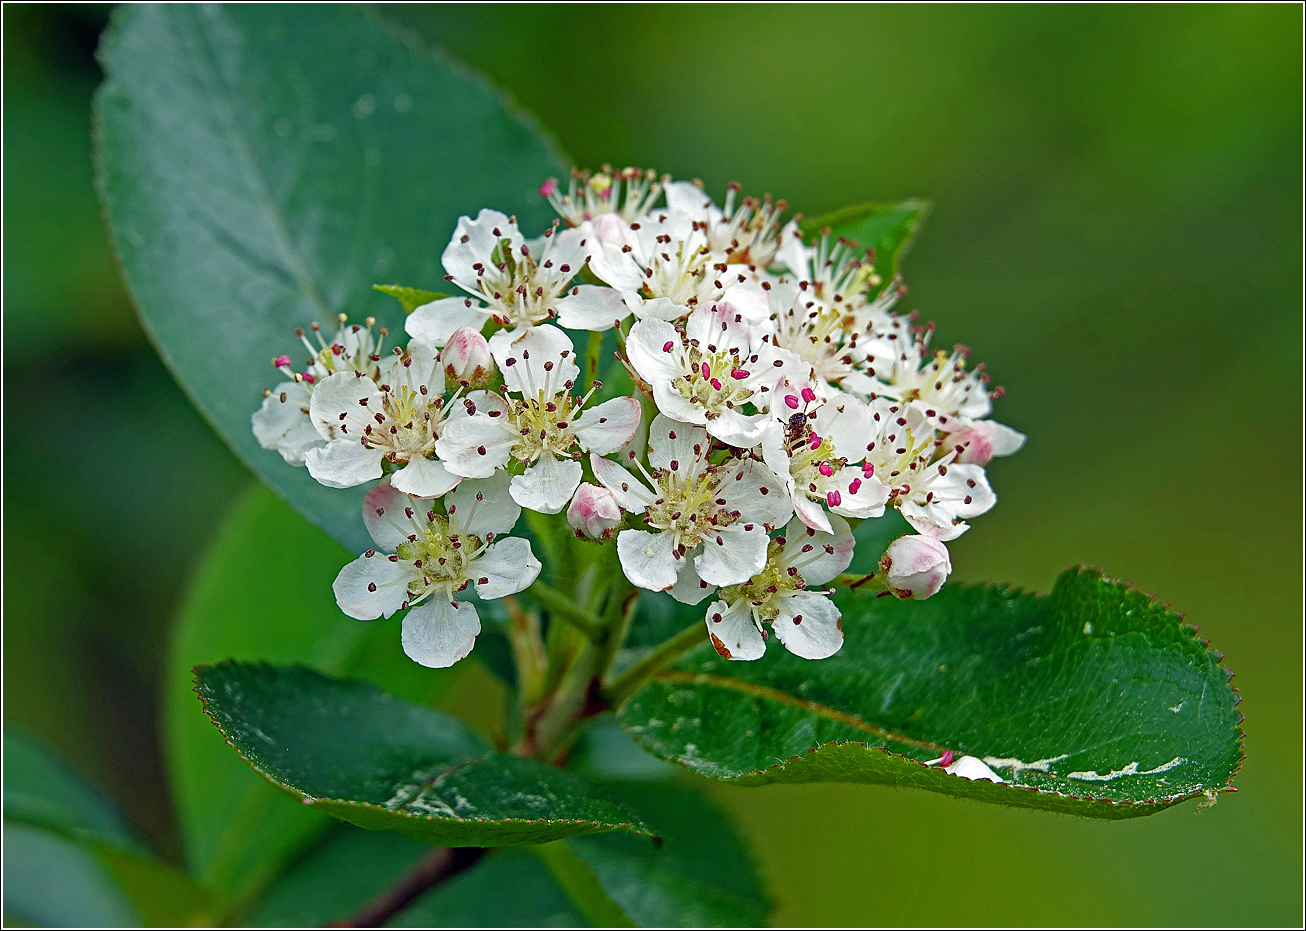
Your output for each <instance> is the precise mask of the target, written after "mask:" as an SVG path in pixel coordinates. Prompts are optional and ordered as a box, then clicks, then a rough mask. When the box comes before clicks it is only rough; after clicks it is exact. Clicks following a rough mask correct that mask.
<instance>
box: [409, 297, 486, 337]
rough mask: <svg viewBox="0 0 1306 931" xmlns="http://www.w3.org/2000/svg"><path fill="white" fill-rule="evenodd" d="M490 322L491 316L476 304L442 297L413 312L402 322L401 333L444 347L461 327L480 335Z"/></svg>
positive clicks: (457, 298) (464, 299) (465, 300)
mask: <svg viewBox="0 0 1306 931" xmlns="http://www.w3.org/2000/svg"><path fill="white" fill-rule="evenodd" d="M489 319H490V312H489V311H488V310H486V309H485V308H484V307H483V306H482V305H481V303H480V302H479V301H473V300H472V299H471V298H466V297H442V298H440V299H439V300H436V301H431V302H430V303H429V304H423V305H421V306H420V307H415V308H413V312H412V313H411V314H409V315H408V319H407V320H405V321H404V330H406V331H407V333H408V335H409V336H411V337H412V338H413V339H420V340H423V341H424V342H427V343H430V344H431V345H432V346H443V345H444V344H445V343H447V342H449V337H450V336H453V334H454V331H455V330H457V329H459V328H460V327H465V326H469V327H471V328H472V329H473V330H478V331H479V330H480V329H481V327H483V326H485V321H486V320H489Z"/></svg>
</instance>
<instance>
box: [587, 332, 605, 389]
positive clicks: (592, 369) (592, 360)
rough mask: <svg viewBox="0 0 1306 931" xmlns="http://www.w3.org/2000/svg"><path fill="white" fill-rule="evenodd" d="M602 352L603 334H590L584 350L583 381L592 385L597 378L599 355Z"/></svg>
mask: <svg viewBox="0 0 1306 931" xmlns="http://www.w3.org/2000/svg"><path fill="white" fill-rule="evenodd" d="M602 351H603V334H602V333H601V332H599V331H598V330H593V331H591V332H590V340H589V345H588V346H587V347H586V348H585V380H586V382H588V383H589V384H591V385H592V384H594V382H595V380H596V379H597V378H598V377H599V353H600V352H602Z"/></svg>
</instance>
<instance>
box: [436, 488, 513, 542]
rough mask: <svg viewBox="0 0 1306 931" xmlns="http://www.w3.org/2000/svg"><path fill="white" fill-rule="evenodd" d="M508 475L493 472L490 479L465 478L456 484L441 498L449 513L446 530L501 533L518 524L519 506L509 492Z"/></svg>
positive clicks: (478, 534)
mask: <svg viewBox="0 0 1306 931" xmlns="http://www.w3.org/2000/svg"><path fill="white" fill-rule="evenodd" d="M509 481H510V476H509V475H508V473H507V472H496V473H494V475H492V476H490V477H489V478H477V479H468V480H466V481H462V482H459V483H458V487H457V488H455V489H454V490H453V491H451V492H449V494H448V496H447V497H446V498H445V499H444V507H445V512H446V513H447V514H448V515H449V529H450V530H452V531H453V532H454V533H474V534H476V535H477V536H478V537H482V538H483V537H485V536H486V534H491V533H493V534H504V533H507V532H508V531H510V530H512V528H513V527H515V526H516V525H517V518H519V517H521V505H519V504H518V503H517V502H516V501H514V500H513V499H512V495H511V494H510V493H509V491H508V483H509Z"/></svg>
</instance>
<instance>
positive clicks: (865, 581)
mask: <svg viewBox="0 0 1306 931" xmlns="http://www.w3.org/2000/svg"><path fill="white" fill-rule="evenodd" d="M830 584H831V585H834V586H836V587H838V588H850V589H853V590H854V591H865V592H884V591H888V590H889V580H888V576H884V575H876V574H875V573H874V572H871V573H869V574H867V575H861V574H860V573H856V572H845V573H843V574H842V575H840V576H838V577H836V578H835V579H834V580H833V581H832V582H830Z"/></svg>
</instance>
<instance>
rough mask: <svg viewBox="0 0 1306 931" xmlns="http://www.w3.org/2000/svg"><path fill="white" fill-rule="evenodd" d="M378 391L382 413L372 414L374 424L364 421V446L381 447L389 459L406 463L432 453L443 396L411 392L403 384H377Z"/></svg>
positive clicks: (442, 413) (440, 419) (443, 410)
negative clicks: (395, 386) (379, 388)
mask: <svg viewBox="0 0 1306 931" xmlns="http://www.w3.org/2000/svg"><path fill="white" fill-rule="evenodd" d="M423 390H425V386H423ZM381 393H382V410H383V413H379V414H374V415H373V417H372V419H373V420H374V421H375V422H376V426H373V425H372V424H368V425H367V427H366V428H365V429H364V430H363V434H364V436H366V438H367V445H368V446H371V447H373V448H375V449H382V450H385V454H386V457H387V458H388V459H389V460H390V461H391V462H398V461H400V460H403V461H405V462H406V461H408V460H410V459H415V458H418V457H421V456H426V455H428V454H430V453H431V452H433V451H434V450H435V440H436V437H438V436H439V430H440V427H441V425H442V424H443V423H444V419H445V416H444V415H445V410H446V406H445V400H444V398H442V397H432V396H431V395H429V394H423V393H422V392H421V391H414V390H413V389H412V388H409V387H408V386H407V385H401V386H399V387H398V388H392V387H391V386H390V385H381ZM453 400H454V399H450V402H451V403H452V401H453Z"/></svg>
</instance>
